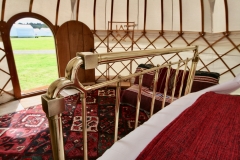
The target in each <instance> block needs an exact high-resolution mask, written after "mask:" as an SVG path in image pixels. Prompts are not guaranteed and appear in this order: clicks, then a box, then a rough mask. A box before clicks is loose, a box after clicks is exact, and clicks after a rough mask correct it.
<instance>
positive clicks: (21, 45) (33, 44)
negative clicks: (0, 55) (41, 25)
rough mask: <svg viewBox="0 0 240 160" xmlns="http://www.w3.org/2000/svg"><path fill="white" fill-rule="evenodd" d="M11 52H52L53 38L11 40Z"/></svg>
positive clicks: (53, 47)
mask: <svg viewBox="0 0 240 160" xmlns="http://www.w3.org/2000/svg"><path fill="white" fill-rule="evenodd" d="M11 43H12V48H13V50H52V49H55V44H54V38H53V37H39V38H11Z"/></svg>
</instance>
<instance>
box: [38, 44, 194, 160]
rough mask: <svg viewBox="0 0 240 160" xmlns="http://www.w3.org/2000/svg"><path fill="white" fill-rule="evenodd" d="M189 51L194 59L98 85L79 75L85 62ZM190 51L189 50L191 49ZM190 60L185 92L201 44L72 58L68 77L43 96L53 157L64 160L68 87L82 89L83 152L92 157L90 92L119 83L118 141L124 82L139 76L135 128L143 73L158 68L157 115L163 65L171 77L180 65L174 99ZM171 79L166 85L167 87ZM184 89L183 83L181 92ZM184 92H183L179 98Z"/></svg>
mask: <svg viewBox="0 0 240 160" xmlns="http://www.w3.org/2000/svg"><path fill="white" fill-rule="evenodd" d="M185 51H193V53H194V54H193V56H191V58H186V59H184V60H183V59H180V60H179V61H177V62H173V63H171V62H169V63H166V64H164V65H161V66H159V65H158V66H157V67H153V68H151V69H147V70H143V71H141V72H138V73H134V74H130V75H128V76H121V77H118V78H115V79H112V80H109V81H106V82H102V83H98V84H94V85H91V86H83V85H82V84H81V83H80V82H79V80H78V77H77V72H78V69H79V68H80V67H81V66H83V65H84V68H85V69H94V68H95V67H97V66H98V65H100V64H108V63H111V62H118V61H124V60H132V59H137V58H144V57H152V56H163V55H166V54H169V53H171V54H172V53H177V54H178V53H179V52H185ZM187 53H189V52H187ZM189 62H191V64H190V65H191V67H190V69H189V75H188V79H187V85H186V89H185V94H188V93H189V92H190V91H191V86H192V82H193V78H194V73H195V70H196V65H197V62H198V47H197V46H187V47H179V48H164V49H154V50H144V51H128V52H114V53H103V54H93V53H91V52H80V53H77V56H76V57H75V58H73V59H71V60H70V61H69V63H68V64H67V67H66V70H65V77H61V78H59V79H57V80H56V81H54V82H52V83H51V84H50V86H49V88H48V90H47V93H46V94H44V95H42V97H41V99H42V107H43V110H44V112H45V113H46V116H47V118H48V123H49V130H50V138H51V144H52V152H53V158H54V159H55V160H64V159H65V156H64V144H63V134H62V121H61V113H62V112H63V111H64V110H65V104H64V97H62V96H61V95H60V91H61V90H63V89H66V88H69V87H71V88H75V89H77V90H78V91H79V92H80V98H81V101H82V123H83V124H82V126H83V152H84V160H87V159H88V151H87V125H86V122H87V121H86V118H87V113H86V95H87V92H88V91H91V90H95V89H98V88H102V87H105V86H108V85H110V84H113V83H116V84H117V85H116V103H115V132H114V142H116V141H117V134H118V118H119V106H120V90H121V81H125V80H129V79H131V78H133V77H136V76H139V92H138V96H137V105H136V118H135V120H136V121H135V128H136V127H137V126H138V116H139V109H140V102H141V89H142V78H143V74H145V73H147V72H151V71H155V76H154V83H153V96H152V103H151V112H150V115H152V114H153V108H154V102H155V101H154V100H155V96H156V88H157V87H156V84H157V80H158V72H159V69H160V68H163V67H167V68H168V71H167V79H168V77H169V75H170V68H171V66H172V65H177V69H176V74H175V78H174V86H173V92H172V100H173V98H174V91H175V86H176V76H177V74H178V71H179V68H180V67H183V68H184V73H183V77H182V78H184V76H185V72H186V69H187V68H188V65H189ZM167 83H168V82H167V81H166V85H165V86H167ZM182 88H183V84H181V87H180V92H179V93H181V90H182ZM166 94H167V87H165V89H164V97H166ZM180 96H181V95H180V94H179V96H178V98H179V97H180ZM164 105H165V98H164V100H163V102H162V108H163V107H164Z"/></svg>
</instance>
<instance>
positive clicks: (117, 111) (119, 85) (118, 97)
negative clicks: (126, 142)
mask: <svg viewBox="0 0 240 160" xmlns="http://www.w3.org/2000/svg"><path fill="white" fill-rule="evenodd" d="M120 92H121V81H119V82H117V87H116V102H115V131H114V142H116V141H117V137H118V121H119V105H120Z"/></svg>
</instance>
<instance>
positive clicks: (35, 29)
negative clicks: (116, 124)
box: [10, 18, 59, 95]
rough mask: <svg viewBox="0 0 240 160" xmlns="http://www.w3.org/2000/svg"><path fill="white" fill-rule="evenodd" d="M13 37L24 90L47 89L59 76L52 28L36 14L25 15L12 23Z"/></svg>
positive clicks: (21, 85)
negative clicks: (36, 17) (27, 16)
mask: <svg viewBox="0 0 240 160" xmlns="http://www.w3.org/2000/svg"><path fill="white" fill-rule="evenodd" d="M10 40H11V45H12V50H13V55H14V60H15V64H16V70H17V75H18V79H19V84H20V89H21V94H22V95H24V94H29V93H33V92H38V91H41V90H46V89H47V88H48V86H49V85H50V84H51V83H52V82H53V81H54V80H56V79H57V78H58V77H59V76H58V67H57V58H56V49H55V40H54V36H53V33H52V31H51V29H50V28H49V27H48V26H47V25H46V24H45V23H43V22H42V21H40V20H38V19H35V18H21V19H19V20H17V21H16V22H15V23H14V24H13V25H12V27H11V30H10Z"/></svg>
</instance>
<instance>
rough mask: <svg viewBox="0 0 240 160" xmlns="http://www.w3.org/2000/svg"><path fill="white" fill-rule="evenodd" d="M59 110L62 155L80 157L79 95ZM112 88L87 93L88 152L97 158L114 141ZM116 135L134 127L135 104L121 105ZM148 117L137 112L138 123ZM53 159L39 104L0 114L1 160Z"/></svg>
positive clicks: (113, 98)
mask: <svg viewBox="0 0 240 160" xmlns="http://www.w3.org/2000/svg"><path fill="white" fill-rule="evenodd" d="M65 104H66V111H65V112H64V113H63V114H62V123H63V135H64V149H65V157H66V159H68V160H80V159H82V157H83V145H82V144H83V141H82V123H81V121H82V117H81V102H80V100H79V96H78V95H73V96H69V97H66V98H65ZM114 107H115V90H114V89H99V90H95V91H91V92H89V93H88V96H87V114H88V116H87V125H88V152H89V153H88V155H89V159H96V158H98V157H99V156H101V155H102V154H103V153H104V152H105V151H106V149H108V148H109V147H110V146H111V145H112V144H113V133H114V116H115V113H114ZM119 117H120V121H119V134H118V135H119V138H121V137H123V136H125V135H126V134H127V133H129V132H130V131H132V130H133V127H134V123H135V122H134V121H135V120H134V117H135V108H133V107H130V106H126V105H121V107H120V115H119ZM147 119H148V115H147V114H146V113H145V112H140V116H139V124H141V123H143V122H144V121H146V120H147ZM49 159H52V152H51V143H50V134H49V129H48V121H47V118H46V116H45V113H44V112H43V111H42V106H41V105H37V106H33V107H30V108H28V109H26V110H22V111H20V112H15V113H10V114H6V115H3V116H0V160H49Z"/></svg>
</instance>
